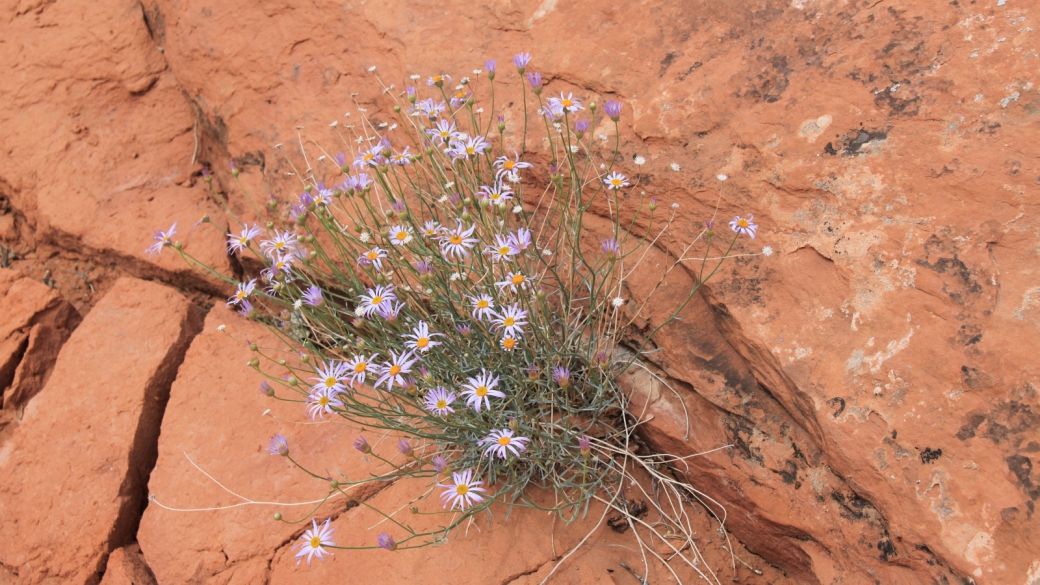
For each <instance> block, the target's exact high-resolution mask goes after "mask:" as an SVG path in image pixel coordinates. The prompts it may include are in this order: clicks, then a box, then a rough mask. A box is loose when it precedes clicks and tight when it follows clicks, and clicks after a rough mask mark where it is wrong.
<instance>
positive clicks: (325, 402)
mask: <svg viewBox="0 0 1040 585" xmlns="http://www.w3.org/2000/svg"><path fill="white" fill-rule="evenodd" d="M318 404H320V405H322V406H328V405H329V397H328V396H322V397H321V398H319V399H318Z"/></svg>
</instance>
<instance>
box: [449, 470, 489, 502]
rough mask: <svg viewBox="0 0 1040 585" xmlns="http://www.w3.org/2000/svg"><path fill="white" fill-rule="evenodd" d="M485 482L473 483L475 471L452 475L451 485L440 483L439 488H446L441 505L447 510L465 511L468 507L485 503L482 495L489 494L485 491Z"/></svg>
mask: <svg viewBox="0 0 1040 585" xmlns="http://www.w3.org/2000/svg"><path fill="white" fill-rule="evenodd" d="M483 486H484V482H482V481H473V470H472V469H467V470H466V471H463V472H459V473H455V472H453V473H452V474H451V483H439V484H437V487H442V488H445V489H444V492H443V493H441V503H442V504H443V505H444V507H445V508H447V507H449V504H450V506H451V508H452V509H455V508H458V509H459V510H465V509H466V506H470V507H472V506H474V505H476V504H479V503H481V502H483V501H484V496H481V495H480V494H482V493H487V490H486V489H484V487H483Z"/></svg>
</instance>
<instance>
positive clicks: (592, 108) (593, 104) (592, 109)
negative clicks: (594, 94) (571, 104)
mask: <svg viewBox="0 0 1040 585" xmlns="http://www.w3.org/2000/svg"><path fill="white" fill-rule="evenodd" d="M589 111H590V112H595V111H596V102H589Z"/></svg>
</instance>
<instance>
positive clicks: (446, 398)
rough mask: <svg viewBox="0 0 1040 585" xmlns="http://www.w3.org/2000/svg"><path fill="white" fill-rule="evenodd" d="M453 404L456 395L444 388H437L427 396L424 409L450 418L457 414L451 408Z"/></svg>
mask: <svg viewBox="0 0 1040 585" xmlns="http://www.w3.org/2000/svg"><path fill="white" fill-rule="evenodd" d="M452 402H455V393H454V392H448V390H447V389H445V388H444V387H443V386H437V387H436V388H434V389H433V390H430V393H429V394H427V395H426V399H425V400H424V402H423V408H425V409H426V410H428V411H430V412H432V413H433V414H436V415H437V416H441V417H443V416H448V415H449V414H450V413H453V412H455V409H454V408H452V407H451V403H452Z"/></svg>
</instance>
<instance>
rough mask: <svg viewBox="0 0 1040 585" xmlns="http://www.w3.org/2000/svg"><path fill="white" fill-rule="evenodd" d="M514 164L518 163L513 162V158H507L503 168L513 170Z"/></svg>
mask: <svg viewBox="0 0 1040 585" xmlns="http://www.w3.org/2000/svg"><path fill="white" fill-rule="evenodd" d="M514 165H516V163H515V162H513V161H511V160H507V161H506V162H504V163H502V168H503V169H505V170H507V171H511V170H513V166H514Z"/></svg>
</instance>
